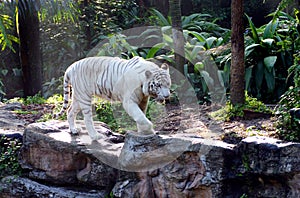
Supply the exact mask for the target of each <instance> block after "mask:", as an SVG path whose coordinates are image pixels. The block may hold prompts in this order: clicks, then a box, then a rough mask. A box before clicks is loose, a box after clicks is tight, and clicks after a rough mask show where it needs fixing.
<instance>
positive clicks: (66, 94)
mask: <svg viewBox="0 0 300 198" xmlns="http://www.w3.org/2000/svg"><path fill="white" fill-rule="evenodd" d="M70 88H71V84H70V82H69V76H68V73H66V74H65V75H64V87H63V91H64V103H63V106H62V108H61V110H60V112H59V113H57V114H54V116H53V117H54V118H55V119H57V118H59V117H61V116H62V115H63V114H64V113H65V111H66V110H67V109H68V104H69V98H70V91H71V89H70Z"/></svg>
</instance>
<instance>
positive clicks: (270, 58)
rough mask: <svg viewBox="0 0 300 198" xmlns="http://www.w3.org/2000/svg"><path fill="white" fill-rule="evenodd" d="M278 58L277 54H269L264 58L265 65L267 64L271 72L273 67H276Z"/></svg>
mask: <svg viewBox="0 0 300 198" xmlns="http://www.w3.org/2000/svg"><path fill="white" fill-rule="evenodd" d="M276 60H277V56H268V57H265V58H264V65H265V66H266V68H267V70H268V71H269V72H271V71H272V69H273V68H274V65H275V63H276Z"/></svg>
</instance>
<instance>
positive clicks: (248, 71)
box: [245, 67, 252, 90]
mask: <svg viewBox="0 0 300 198" xmlns="http://www.w3.org/2000/svg"><path fill="white" fill-rule="evenodd" d="M251 76H252V67H248V68H246V69H245V81H246V86H245V88H246V90H249V86H250V80H251Z"/></svg>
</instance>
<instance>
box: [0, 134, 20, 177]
mask: <svg viewBox="0 0 300 198" xmlns="http://www.w3.org/2000/svg"><path fill="white" fill-rule="evenodd" d="M21 146H22V142H21V141H20V140H18V139H10V138H8V137H5V136H1V137H0V178H2V177H5V176H7V175H21V172H22V169H21V166H20V164H19V162H18V153H19V150H20V148H21Z"/></svg>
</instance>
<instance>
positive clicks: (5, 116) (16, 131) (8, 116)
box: [0, 103, 26, 139]
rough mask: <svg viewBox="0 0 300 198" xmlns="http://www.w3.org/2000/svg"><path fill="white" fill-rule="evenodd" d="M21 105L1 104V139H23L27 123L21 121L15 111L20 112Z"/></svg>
mask: <svg viewBox="0 0 300 198" xmlns="http://www.w3.org/2000/svg"><path fill="white" fill-rule="evenodd" d="M21 108H22V107H21V104H20V103H9V104H5V105H4V104H1V103H0V137H1V136H6V137H9V138H13V139H15V138H16V139H21V138H22V136H23V131H24V129H25V124H26V123H25V122H24V121H22V120H19V119H18V117H17V116H16V114H15V113H14V112H13V111H15V110H20V109H21Z"/></svg>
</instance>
